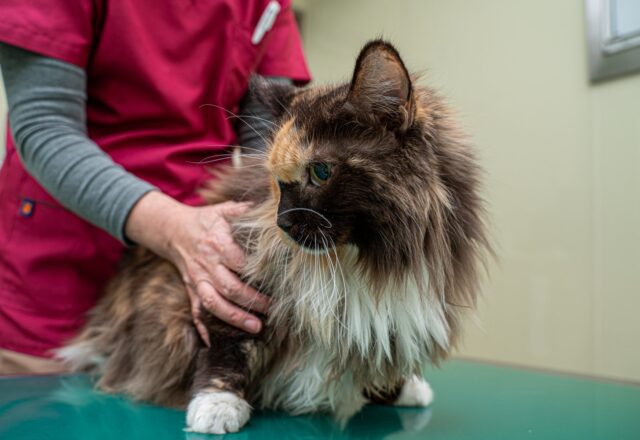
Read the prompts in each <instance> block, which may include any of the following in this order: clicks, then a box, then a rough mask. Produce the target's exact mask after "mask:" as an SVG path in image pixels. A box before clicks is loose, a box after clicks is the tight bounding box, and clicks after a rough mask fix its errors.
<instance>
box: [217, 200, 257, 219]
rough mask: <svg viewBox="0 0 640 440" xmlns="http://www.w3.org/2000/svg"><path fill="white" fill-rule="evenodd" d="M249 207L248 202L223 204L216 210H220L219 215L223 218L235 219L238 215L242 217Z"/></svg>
mask: <svg viewBox="0 0 640 440" xmlns="http://www.w3.org/2000/svg"><path fill="white" fill-rule="evenodd" d="M250 206H251V203H249V202H241V203H238V202H231V201H230V202H224V203H220V204H219V205H217V208H218V209H219V210H220V213H221V214H222V215H223V216H224V217H236V216H238V215H242V214H244V213H245V212H247V209H249V207H250Z"/></svg>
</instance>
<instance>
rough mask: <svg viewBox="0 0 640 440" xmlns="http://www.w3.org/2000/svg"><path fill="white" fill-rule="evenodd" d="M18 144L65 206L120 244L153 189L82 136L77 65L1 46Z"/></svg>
mask: <svg viewBox="0 0 640 440" xmlns="http://www.w3.org/2000/svg"><path fill="white" fill-rule="evenodd" d="M0 62H1V64H2V73H3V77H4V82H5V86H6V90H7V98H8V102H9V121H10V128H11V132H12V135H13V138H14V140H15V142H16V149H17V151H18V154H19V155H20V158H21V160H22V162H23V164H24V166H25V168H26V169H27V171H28V172H29V173H30V174H31V175H32V176H33V177H34V178H35V179H36V180H37V181H38V182H39V183H40V184H41V185H42V186H43V187H44V188H45V189H46V190H47V192H48V193H49V194H51V195H52V196H53V197H54V198H55V199H56V200H58V201H59V202H60V203H61V204H62V205H63V206H65V207H67V208H68V209H70V210H71V211H73V212H75V213H76V214H78V215H79V216H81V217H83V218H85V219H86V220H88V221H89V222H91V223H93V224H95V225H97V226H99V227H101V228H102V229H105V230H106V231H107V232H109V233H110V234H111V235H113V236H114V237H116V238H118V239H119V240H121V241H124V240H125V236H124V225H125V222H126V220H127V216H128V215H129V211H130V210H131V208H132V207H133V205H134V204H135V203H136V202H137V201H138V200H139V199H140V197H142V195H144V194H146V193H147V192H149V191H150V190H152V189H154V187H153V186H152V185H150V184H148V183H146V182H144V181H142V180H140V179H138V178H137V177H135V176H133V175H132V174H130V173H128V172H127V171H126V170H124V169H123V168H122V167H120V166H119V165H117V164H115V163H114V162H113V161H112V160H111V158H110V157H109V156H108V155H107V154H106V153H104V152H103V151H102V150H101V149H100V147H98V146H97V145H96V144H95V143H94V142H92V141H91V140H90V139H89V138H88V136H87V134H86V122H85V118H86V116H85V114H86V113H85V100H86V95H85V93H86V92H85V87H86V77H85V73H84V71H83V70H82V69H80V68H79V67H77V66H74V65H71V64H69V63H65V62H63V61H59V60H55V59H52V58H47V57H44V56H41V55H38V54H35V53H31V52H27V51H24V50H22V49H19V48H16V47H13V46H8V45H5V44H0Z"/></svg>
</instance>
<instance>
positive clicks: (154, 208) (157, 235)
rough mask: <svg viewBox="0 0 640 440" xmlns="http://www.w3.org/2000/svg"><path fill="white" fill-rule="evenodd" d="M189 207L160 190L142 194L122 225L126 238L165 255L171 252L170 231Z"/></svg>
mask: <svg viewBox="0 0 640 440" xmlns="http://www.w3.org/2000/svg"><path fill="white" fill-rule="evenodd" d="M189 209H190V207H189V206H187V205H183V204H182V203H180V202H178V201H176V200H174V199H172V198H171V197H169V196H168V195H166V194H164V193H161V192H160V191H151V192H149V193H147V194H145V195H144V196H142V197H141V198H140V199H139V200H138V202H137V203H136V204H135V205H134V206H133V208H132V209H131V211H130V213H129V217H128V219H127V222H126V225H125V234H126V236H127V238H128V239H130V240H131V241H133V242H135V243H138V244H140V245H142V246H144V247H146V248H148V249H150V250H152V251H153V252H155V253H156V254H158V255H160V256H163V257H165V258H169V257H171V256H172V254H173V253H174V245H175V243H173V242H172V241H171V234H170V232H171V231H174V230H175V229H176V228H177V227H178V226H177V225H176V224H175V223H176V222H179V221H180V219H181V218H182V217H183V214H184V213H185V210H189Z"/></svg>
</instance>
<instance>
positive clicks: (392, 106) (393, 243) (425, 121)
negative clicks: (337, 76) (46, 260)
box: [61, 41, 487, 433]
mask: <svg viewBox="0 0 640 440" xmlns="http://www.w3.org/2000/svg"><path fill="white" fill-rule="evenodd" d="M256 88H257V89H258V90H257V91H256V93H257V95H258V96H260V97H261V99H262V100H263V101H264V102H265V103H272V104H273V109H274V111H275V112H277V113H279V115H278V117H279V120H278V123H277V128H276V129H274V133H273V136H272V139H271V142H270V146H269V149H268V152H267V154H266V155H265V156H264V157H252V156H251V155H248V156H245V157H243V158H242V164H241V165H240V166H236V167H228V168H227V169H225V170H223V171H219V173H218V174H219V175H218V177H217V179H214V181H213V182H212V184H211V185H210V188H209V189H208V190H206V191H205V195H206V198H207V200H208V202H209V203H218V202H222V201H226V200H235V201H249V202H251V203H252V207H251V209H250V210H249V211H248V212H247V213H246V214H244V215H242V216H241V217H239V218H236V219H232V220H231V222H232V226H233V230H234V236H235V239H236V240H237V242H238V243H239V244H241V246H243V247H244V249H245V251H246V253H247V264H246V267H244V270H243V271H242V273H241V274H240V275H241V276H242V278H243V279H244V280H245V281H246V282H247V283H249V284H251V285H253V286H254V287H256V288H257V289H259V290H260V291H262V292H264V293H266V294H268V295H270V296H271V301H272V303H271V306H270V312H269V316H268V317H266V318H265V319H266V325H265V327H264V329H263V331H262V332H261V333H260V334H259V335H251V334H248V333H245V332H243V331H241V330H238V329H236V328H232V327H231V326H229V325H227V324H225V323H223V322H222V321H219V320H218V319H216V318H215V317H213V316H212V315H207V318H206V325H207V327H208V329H209V332H210V334H211V347H210V348H207V347H206V346H205V345H204V344H203V343H202V342H201V340H200V339H199V338H198V336H197V333H196V330H195V328H194V326H193V324H192V320H191V314H190V308H189V303H188V297H187V294H186V292H185V287H184V285H183V282H182V280H181V277H180V275H179V273H178V271H177V269H176V268H175V267H173V266H172V265H171V264H170V263H169V262H167V261H164V260H162V259H161V258H159V257H157V256H155V255H153V254H151V253H150V252H149V251H146V250H144V249H138V250H137V251H136V252H135V253H134V254H133V255H132V256H131V257H130V258H129V260H128V261H126V263H125V264H124V265H123V269H122V270H121V271H120V273H119V274H118V276H117V277H116V278H115V279H114V280H113V282H112V283H111V284H110V286H109V287H108V289H107V291H106V293H105V295H104V297H103V299H102V301H101V302H100V303H99V304H98V305H97V307H96V308H95V309H93V311H92V312H91V315H90V319H89V321H88V323H87V326H86V328H85V329H84V331H83V332H82V333H81V334H80V335H79V336H78V338H76V339H75V340H74V341H72V344H71V345H70V346H68V347H67V348H65V349H63V350H62V353H61V354H62V356H63V357H64V358H66V360H67V361H69V362H70V364H71V365H75V366H76V367H77V368H85V369H86V368H89V369H91V368H94V369H95V370H96V371H97V372H99V373H100V374H101V379H100V381H99V386H100V387H101V388H103V389H105V390H108V391H112V392H122V393H126V394H128V395H130V396H132V397H133V398H135V399H141V400H146V401H150V402H153V403H157V404H161V405H169V406H184V405H186V406H187V424H188V428H189V429H191V430H194V431H198V432H209V433H224V432H231V431H237V430H238V429H240V428H241V427H242V426H243V425H244V424H245V423H246V422H247V421H248V419H249V415H250V411H251V407H252V406H257V407H262V408H263V407H268V408H279V409H284V410H286V411H289V412H291V413H293V414H301V413H309V412H316V411H324V412H330V413H333V414H334V415H335V416H336V417H337V418H340V419H346V418H348V417H349V416H351V415H352V414H354V413H355V412H356V411H358V410H359V409H360V408H361V407H362V405H363V404H365V402H366V401H367V400H376V401H380V400H382V401H386V402H390V403H394V402H395V403H398V404H405V405H426V404H428V403H429V401H430V399H431V396H430V389H429V387H428V385H427V384H426V383H425V382H424V381H423V380H422V379H421V377H422V376H421V370H422V367H423V365H424V364H425V362H427V361H429V360H430V361H435V362H437V361H438V360H439V359H441V358H442V357H444V356H445V355H446V354H447V353H448V352H449V351H450V350H451V348H452V347H453V345H454V344H455V342H456V339H457V337H458V334H459V329H460V321H461V317H462V315H463V314H464V312H465V311H466V310H468V309H470V308H473V307H474V305H475V302H476V294H477V289H478V271H479V263H480V260H481V259H482V254H483V253H484V251H485V250H486V248H487V240H486V235H485V227H484V223H483V207H482V201H481V199H480V197H479V194H478V185H479V183H478V180H479V179H478V176H479V169H478V166H477V165H476V161H475V159H474V155H473V153H472V150H471V148H470V146H469V144H468V142H467V141H466V140H465V137H464V136H463V134H462V133H461V132H460V131H459V129H458V128H457V127H456V124H455V123H454V121H453V120H452V116H451V114H450V112H449V110H448V109H447V107H446V105H445V104H444V102H443V100H442V99H441V98H440V97H439V96H438V95H437V94H435V93H434V92H433V91H432V90H430V89H427V88H424V87H421V86H417V85H414V84H412V79H411V77H410V75H409V74H408V72H407V69H406V68H405V66H404V64H403V62H402V60H401V58H400V56H399V55H398V52H397V51H396V50H395V49H394V48H393V47H392V46H391V45H390V44H388V43H386V42H383V41H372V42H370V43H369V44H367V45H366V46H365V47H364V48H363V50H362V51H361V53H360V55H359V57H358V59H357V61H356V66H355V71H354V73H353V78H352V80H351V83H350V84H346V85H342V86H337V87H317V88H314V87H312V88H307V89H294V88H288V87H283V86H269V87H267V86H266V85H264V84H262V85H260V84H258V85H257V87H256Z"/></svg>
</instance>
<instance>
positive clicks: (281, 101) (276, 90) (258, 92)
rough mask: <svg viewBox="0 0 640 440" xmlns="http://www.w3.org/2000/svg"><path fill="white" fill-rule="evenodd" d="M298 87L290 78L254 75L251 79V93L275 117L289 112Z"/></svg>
mask: <svg viewBox="0 0 640 440" xmlns="http://www.w3.org/2000/svg"><path fill="white" fill-rule="evenodd" d="M297 90H298V88H297V87H296V86H295V85H294V84H293V82H292V81H291V80H290V79H288V78H265V77H264V76H260V75H253V76H251V79H250V80H249V93H250V94H251V96H252V97H253V98H254V99H255V100H257V101H258V102H259V103H260V104H261V105H262V106H263V107H264V108H265V109H266V110H267V111H269V112H270V113H271V115H272V116H273V117H274V118H279V117H280V116H282V115H283V114H284V113H285V112H287V111H288V110H287V109H288V107H289V105H290V104H291V101H292V100H293V97H294V96H295V95H296V92H297Z"/></svg>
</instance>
